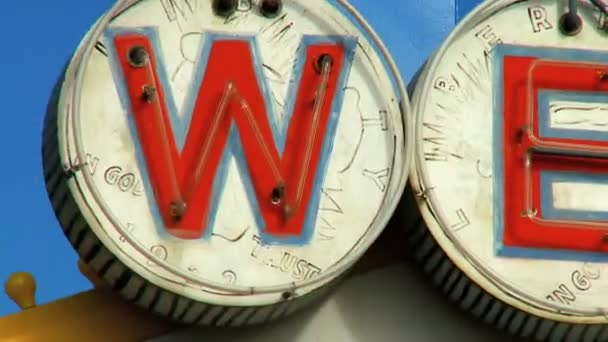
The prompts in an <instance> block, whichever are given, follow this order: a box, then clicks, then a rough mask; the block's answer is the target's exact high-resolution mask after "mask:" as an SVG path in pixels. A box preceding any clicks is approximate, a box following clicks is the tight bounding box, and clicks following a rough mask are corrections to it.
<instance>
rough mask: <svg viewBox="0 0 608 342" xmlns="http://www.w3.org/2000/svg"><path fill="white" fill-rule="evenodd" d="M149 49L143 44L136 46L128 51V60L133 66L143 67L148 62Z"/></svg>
mask: <svg viewBox="0 0 608 342" xmlns="http://www.w3.org/2000/svg"><path fill="white" fill-rule="evenodd" d="M149 58H150V56H149V55H148V51H146V49H145V48H144V47H143V46H134V47H132V48H130V49H129V52H128V53H127V60H128V61H129V64H130V65H131V66H132V67H135V68H141V67H143V66H144V65H146V63H148V59H149Z"/></svg>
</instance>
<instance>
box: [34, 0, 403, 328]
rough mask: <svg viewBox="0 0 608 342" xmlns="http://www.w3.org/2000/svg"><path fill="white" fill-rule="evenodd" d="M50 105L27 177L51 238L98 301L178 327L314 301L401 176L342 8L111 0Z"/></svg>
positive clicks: (389, 96)
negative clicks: (63, 242) (53, 223)
mask: <svg viewBox="0 0 608 342" xmlns="http://www.w3.org/2000/svg"><path fill="white" fill-rule="evenodd" d="M57 95H58V97H57V99H56V101H57V103H56V104H55V105H54V106H52V108H54V112H53V110H51V111H50V113H49V117H48V120H47V123H46V130H45V141H44V143H45V146H44V147H45V148H44V167H45V171H46V180H47V186H48V190H49V193H50V197H51V200H52V202H53V205H54V208H55V210H56V212H57V215H58V217H59V220H60V221H61V224H62V226H63V228H64V229H65V232H66V234H67V236H68V237H69V239H70V241H71V242H72V243H73V245H74V246H75V248H77V249H78V252H79V254H80V255H81V257H82V258H83V259H84V260H85V262H87V263H88V264H89V265H90V266H91V267H92V268H93V269H94V270H95V271H97V272H98V273H99V274H100V275H101V276H102V277H103V278H104V279H105V280H106V281H107V282H108V283H109V284H110V285H111V286H112V287H113V288H114V289H115V290H116V291H119V292H120V293H122V294H123V295H124V296H125V297H127V298H128V299H130V300H132V301H133V302H136V303H137V304H139V305H141V306H144V307H147V308H149V309H151V310H153V311H155V312H158V313H160V314H163V315H167V316H170V317H172V318H174V319H177V320H180V321H184V322H188V323H200V324H208V325H243V324H252V323H258V322H263V321H268V320H272V319H275V318H278V317H281V316H284V315H286V314H289V313H291V312H293V311H295V310H297V309H298V308H300V307H302V306H303V305H304V304H306V303H307V302H310V301H311V300H313V299H315V298H317V297H319V296H320V295H321V294H323V293H325V292H326V290H327V289H329V288H330V287H331V285H332V284H334V283H335V282H336V281H337V280H338V279H340V278H341V276H342V275H343V274H344V272H346V271H347V270H348V269H349V268H350V267H351V266H352V265H353V263H354V262H355V261H356V260H357V259H358V258H359V257H360V256H361V255H362V254H363V252H365V250H366V249H367V248H368V247H369V245H370V244H371V243H372V242H373V241H374V240H375V239H376V237H377V236H378V235H379V234H380V232H381V231H382V229H383V228H384V226H385V224H386V223H387V221H388V219H389V217H390V215H391V214H392V212H393V210H394V208H395V207H396V204H397V202H398V199H399V197H400V195H401V192H402V189H403V188H404V185H405V180H406V178H407V167H408V164H409V157H408V156H409V155H410V147H411V146H412V144H411V143H410V139H413V138H412V134H409V133H408V132H409V130H410V127H412V126H411V125H410V124H409V123H408V121H407V120H408V118H409V114H407V108H408V100H407V97H406V93H405V90H404V86H403V82H402V81H401V79H400V76H399V73H398V71H397V70H396V67H395V63H394V62H393V60H392V59H391V57H390V56H389V54H388V52H387V50H386V48H385V47H384V46H383V44H382V43H381V42H380V41H379V39H378V37H377V35H376V34H375V33H374V32H373V31H372V29H371V28H370V27H369V25H368V24H366V22H365V21H364V20H363V19H362V18H361V16H360V15H359V14H358V13H357V12H356V11H355V10H354V9H353V8H352V7H351V6H350V5H348V4H346V3H345V2H344V1H334V2H328V1H321V0H301V1H285V2H281V1H278V0H260V1H243V0H241V1H235V0H215V1H203V0H200V1H195V0H171V1H169V0H142V1H120V2H119V3H118V4H117V5H116V6H115V7H114V8H112V9H111V10H110V11H109V12H108V13H107V14H106V15H104V16H103V17H102V18H101V19H99V21H98V22H97V23H96V25H95V26H94V27H93V28H92V29H91V31H90V32H89V34H88V35H87V36H86V37H85V39H84V40H83V41H82V43H81V46H80V47H79V48H78V50H77V52H76V53H75V55H74V57H73V58H72V60H71V63H70V65H69V67H68V69H67V71H66V74H65V79H64V81H63V82H62V84H61V89H60V90H58V94H57ZM411 129H412V130H413V128H411Z"/></svg>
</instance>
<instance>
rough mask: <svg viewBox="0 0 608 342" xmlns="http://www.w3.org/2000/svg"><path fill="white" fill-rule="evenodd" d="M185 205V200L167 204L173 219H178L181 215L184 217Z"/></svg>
mask: <svg viewBox="0 0 608 342" xmlns="http://www.w3.org/2000/svg"><path fill="white" fill-rule="evenodd" d="M186 207H187V206H186V202H184V201H179V202H171V204H170V205H169V213H170V214H171V217H173V219H174V220H175V221H180V220H181V219H182V217H184V213H185V212H186Z"/></svg>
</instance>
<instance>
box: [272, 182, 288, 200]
mask: <svg viewBox="0 0 608 342" xmlns="http://www.w3.org/2000/svg"><path fill="white" fill-rule="evenodd" d="M283 196H285V184H283V183H280V184H279V185H277V186H276V187H275V188H274V189H272V193H271V194H270V200H271V201H272V204H279V203H281V200H282V199H283Z"/></svg>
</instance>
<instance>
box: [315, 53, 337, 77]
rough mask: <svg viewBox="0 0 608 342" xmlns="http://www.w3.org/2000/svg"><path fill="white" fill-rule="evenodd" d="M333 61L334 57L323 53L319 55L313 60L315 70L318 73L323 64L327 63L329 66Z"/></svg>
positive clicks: (321, 69)
mask: <svg viewBox="0 0 608 342" xmlns="http://www.w3.org/2000/svg"><path fill="white" fill-rule="evenodd" d="M333 63H334V59H333V58H332V57H331V56H330V55H328V54H326V53H324V54H322V55H321V56H319V57H318V58H317V60H316V61H315V69H316V70H317V72H319V73H320V72H322V71H323V66H324V65H326V64H329V66H330V67H331V66H332V65H333Z"/></svg>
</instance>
